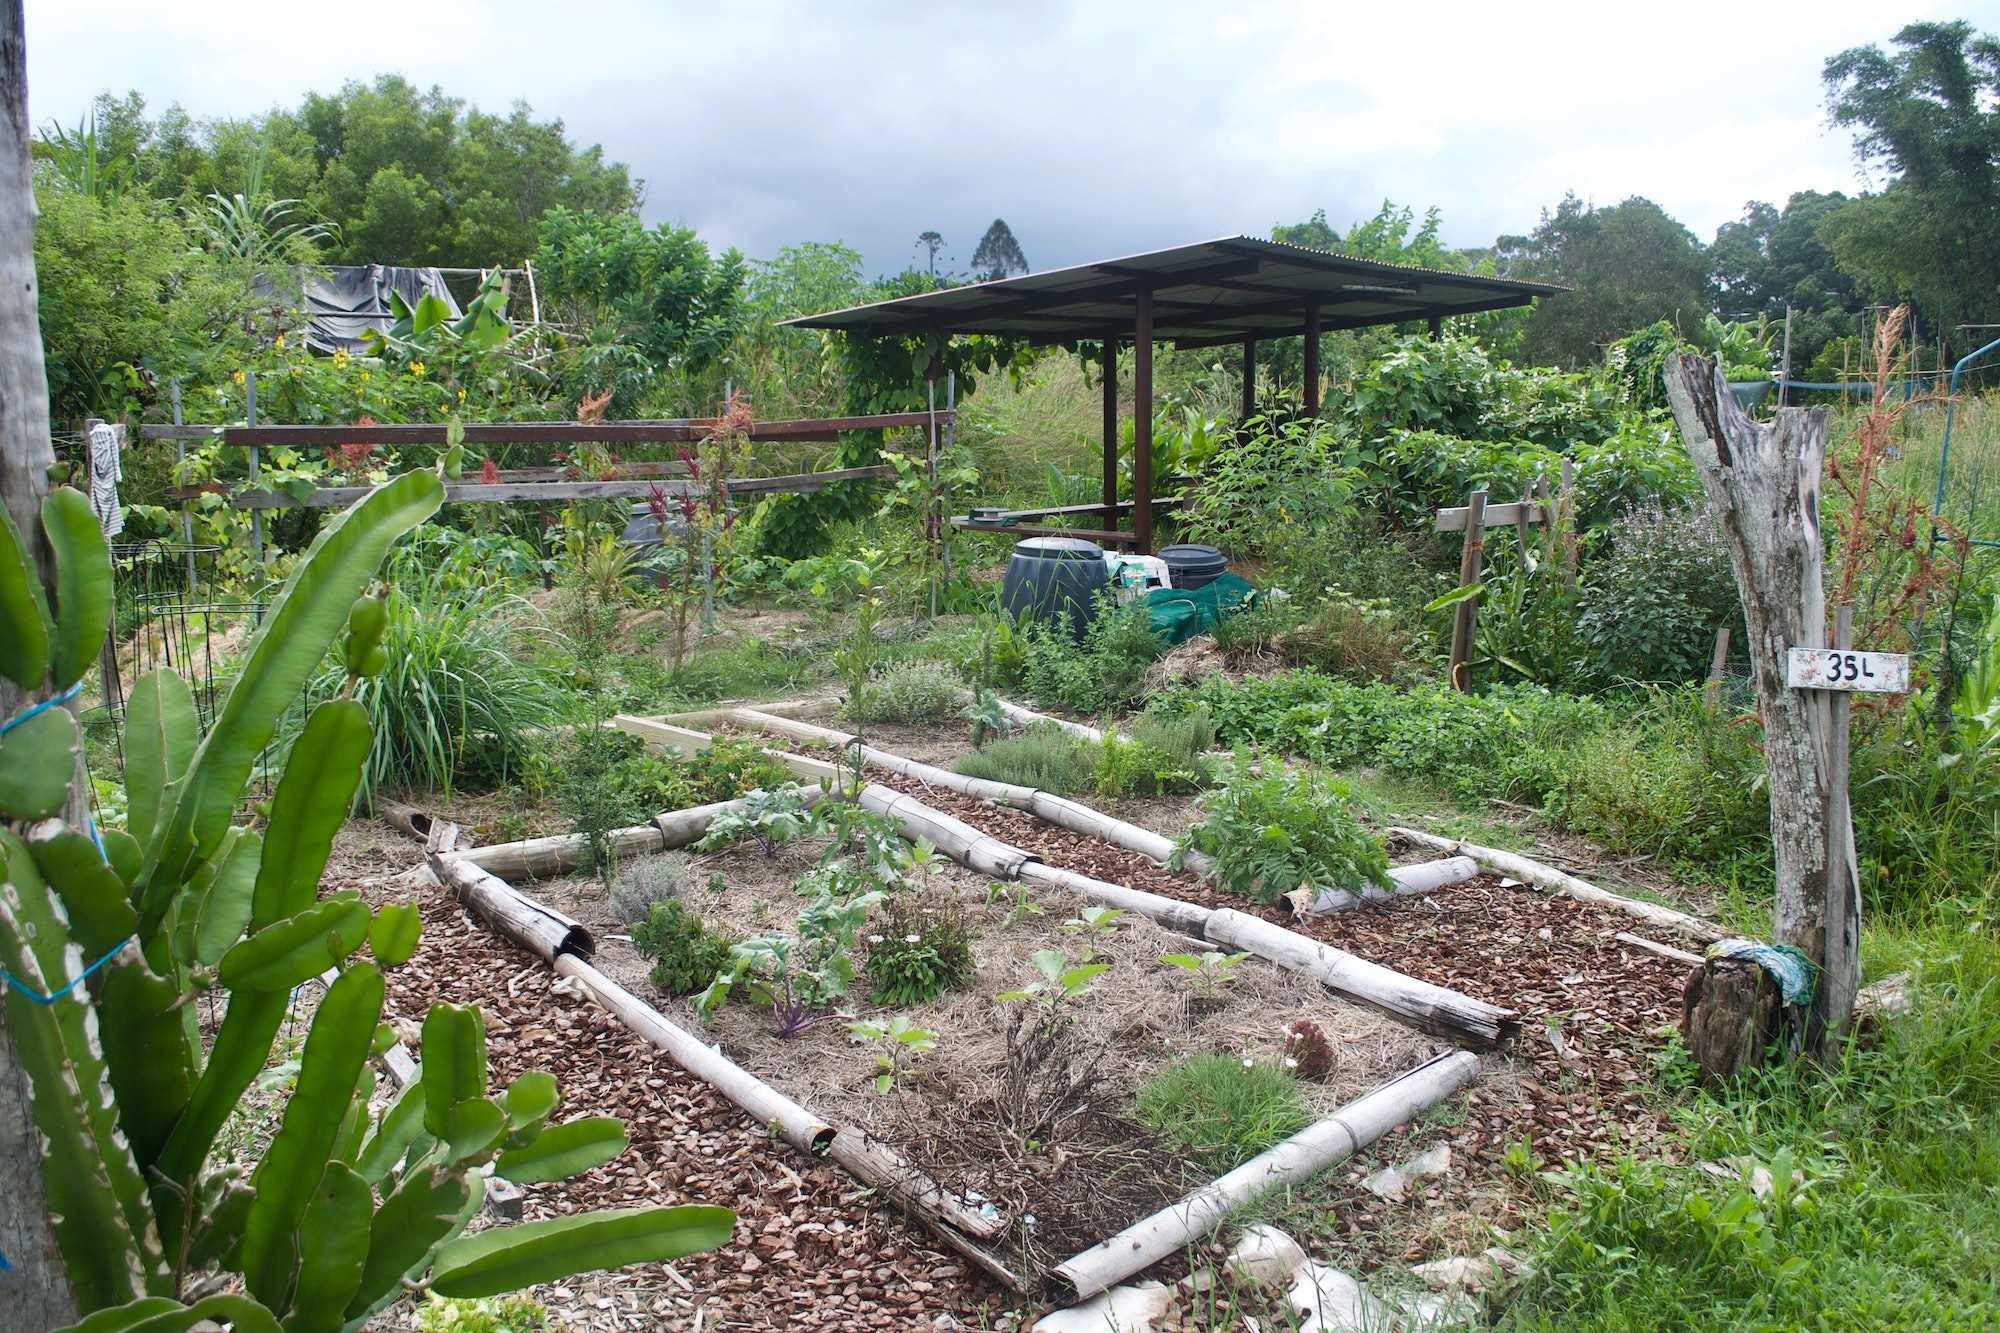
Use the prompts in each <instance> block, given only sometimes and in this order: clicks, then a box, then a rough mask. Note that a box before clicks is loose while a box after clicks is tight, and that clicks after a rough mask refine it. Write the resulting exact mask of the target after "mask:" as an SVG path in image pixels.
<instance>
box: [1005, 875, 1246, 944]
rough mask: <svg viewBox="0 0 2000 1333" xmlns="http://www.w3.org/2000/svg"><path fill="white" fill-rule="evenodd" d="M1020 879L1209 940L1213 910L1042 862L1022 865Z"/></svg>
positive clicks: (1178, 931) (1183, 933) (1181, 932)
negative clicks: (1071, 891)
mask: <svg viewBox="0 0 2000 1333" xmlns="http://www.w3.org/2000/svg"><path fill="white" fill-rule="evenodd" d="M1021 878H1022V879H1026V880H1033V881H1035V882H1036V883H1039V884H1055V885H1059V886H1061V887H1062V888H1065V889H1073V890H1075V891H1076V892H1078V893H1080V894H1082V895H1083V896H1084V897H1086V898H1089V899H1090V900H1091V901H1093V902H1096V903H1099V904H1101V905H1103V906H1105V907H1116V908H1119V909H1120V910H1122V911H1127V912H1136V913H1137V914H1138V915H1140V916H1143V917H1147V918H1149V919H1151V920H1153V921H1155V922H1157V923H1158V924H1159V925H1161V926H1163V927H1165V928H1166V929H1168V930H1171V931H1175V932H1177V933H1179V934H1182V935H1192V936H1196V937H1197V938H1205V937H1206V934H1207V929H1208V919H1209V917H1211V916H1213V915H1214V914H1215V912H1214V909H1213V908H1208V907H1198V906H1196V905H1195V904H1194V903H1184V902H1182V901H1181V900H1180V899H1178V898H1168V897H1164V896H1162V895H1160V894H1157V893H1147V892H1145V891H1144V890H1143V889H1128V888H1126V887H1125V886H1124V885H1123V884H1108V883H1106V882H1105V881H1104V880H1101V879H1092V878H1091V877H1090V876H1088V875H1079V874H1077V873H1076V872H1075V871H1074V870H1063V869H1060V868H1059V867H1056V866H1051V865H1044V864H1043V863H1042V862H1040V861H1029V862H1027V863H1026V864H1025V865H1023V866H1022V867H1021Z"/></svg>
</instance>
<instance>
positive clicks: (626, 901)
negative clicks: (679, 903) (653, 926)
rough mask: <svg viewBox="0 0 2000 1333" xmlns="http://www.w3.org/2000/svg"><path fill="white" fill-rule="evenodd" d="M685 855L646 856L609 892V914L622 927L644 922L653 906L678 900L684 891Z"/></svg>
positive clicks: (632, 866) (685, 883)
mask: <svg viewBox="0 0 2000 1333" xmlns="http://www.w3.org/2000/svg"><path fill="white" fill-rule="evenodd" d="M687 882H688V861H687V856H686V854H685V853H682V852H667V853H665V854H663V855H660V856H645V857H641V858H640V859H639V860H637V861H635V862H633V863H632V865H631V866H630V867H629V868H627V870H626V871H625V878H624V879H622V880H620V881H619V882H618V884H617V885H616V886H615V887H614V888H613V889H612V890H611V912H612V915H613V916H615V917H617V918H618V921H619V923H620V924H622V925H628V926H629V925H632V924H634V923H635V922H639V921H644V920H645V919H646V918H647V916H648V915H650V914H651V912H652V910H653V905H654V904H655V903H663V902H666V901H668V900H669V899H673V898H678V897H680V896H681V893H682V891H683V890H685V889H686V888H687Z"/></svg>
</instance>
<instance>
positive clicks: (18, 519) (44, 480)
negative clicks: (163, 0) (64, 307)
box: [0, 0, 88, 1333]
mask: <svg viewBox="0 0 2000 1333" xmlns="http://www.w3.org/2000/svg"><path fill="white" fill-rule="evenodd" d="M28 138H29V130H28V64H27V43H26V39H25V37H24V35H23V25H22V15H21V0H0V503H4V504H5V505H6V507H7V513H8V514H9V516H11V517H12V518H13V520H14V527H15V528H16V529H17V530H18V531H19V532H20V533H21V535H22V537H23V539H25V540H27V541H29V542H32V543H34V544H35V548H36V556H37V560H38V561H39V562H41V563H43V564H44V566H46V563H47V561H48V553H47V550H46V547H45V544H44V543H43V542H42V541H41V534H42V515H41V498H42V495H43V494H44V493H45V492H46V491H47V490H48V484H49V483H48V469H49V466H50V464H52V463H54V462H55V454H54V452H53V451H52V450H51V449H50V447H49V394H48V379H47V376H46V375H45V373H44V372H43V368H42V335H41V330H40V328H39V327H38V326H37V324H36V321H35V194H34V187H33V182H32V177H31V174H30V173H31V170H32V168H31V166H30V164H29V160H28ZM31 698H32V696H30V699H31ZM28 701H29V700H24V699H23V698H22V697H21V695H20V692H19V691H17V690H16V689H15V687H14V685H13V683H12V682H11V681H8V680H6V679H4V678H0V716H5V715H8V714H11V713H13V712H14V710H15V708H16V706H17V705H19V704H21V703H23V702H28ZM71 790H72V791H76V790H88V785H87V784H83V785H81V786H80V787H79V786H73V787H72V788H71ZM78 822H82V821H81V818H80V817H79V820H78ZM0 1254H4V1255H6V1257H7V1267H5V1268H0V1328H4V1329H8V1330H18V1331H19V1333H44V1331H45V1330H47V1329H51V1328H56V1327H58V1326H60V1325H63V1324H67V1323H69V1322H71V1321H72V1320H74V1319H75V1318H76V1315H77V1308H76V1300H75V1298H74V1297H73V1296H72V1295H71V1294H70V1289H69V1278H68V1274H67V1272H66V1271H65V1270H64V1268H63V1262H62V1255H61V1254H60V1252H58V1250H57V1249H56V1242H55V1236H54V1234H53V1232H51V1230H50V1228H49V1215H48V1208H47V1205H46V1202H45V1199H44V1196H43V1193H42V1136H41V1134H40V1133H39V1132H37V1130H36V1129H35V1124H34V1118H33V1115H32V1111H31V1108H30V1106H29V1101H28V1075H27V1071H26V1070H25V1069H24V1068H23V1067H22V1065H21V1061H20V1060H19V1059H18V1058H17V1057H16V1054H15V1049H14V1043H13V1040H12V1038H11V1037H10V1036H9V1035H8V1031H7V1013H6V1007H5V1005H4V1004H0Z"/></svg>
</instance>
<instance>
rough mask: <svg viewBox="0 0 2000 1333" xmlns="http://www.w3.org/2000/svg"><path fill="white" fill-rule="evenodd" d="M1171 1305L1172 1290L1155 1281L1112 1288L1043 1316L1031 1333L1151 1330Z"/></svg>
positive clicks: (1149, 1332)
mask: <svg viewBox="0 0 2000 1333" xmlns="http://www.w3.org/2000/svg"><path fill="white" fill-rule="evenodd" d="M1173 1304H1174V1293H1173V1289H1172V1288H1170V1287H1166V1286H1162V1285H1161V1284H1160V1283H1158V1282H1141V1283H1138V1284H1136V1285H1134V1286H1130V1287H1113V1288H1112V1289H1111V1290H1109V1291H1107V1292H1103V1293H1101V1294H1099V1295H1096V1296H1093V1297H1091V1298H1090V1299H1089V1300H1087V1301H1085V1302H1084V1303H1083V1304H1081V1305H1072V1306H1071V1307H1069V1309H1067V1310H1056V1311H1053V1312H1052V1313H1049V1314H1045V1315H1043V1316H1042V1317H1041V1318H1040V1319H1038V1320H1036V1321H1035V1325H1034V1327H1033V1328H1032V1329H1031V1330H1030V1333H1154V1330H1157V1329H1158V1328H1159V1327H1160V1326H1161V1325H1162V1324H1164V1323H1165V1322H1166V1318H1167V1312H1168V1311H1169V1310H1171V1309H1172V1308H1173Z"/></svg>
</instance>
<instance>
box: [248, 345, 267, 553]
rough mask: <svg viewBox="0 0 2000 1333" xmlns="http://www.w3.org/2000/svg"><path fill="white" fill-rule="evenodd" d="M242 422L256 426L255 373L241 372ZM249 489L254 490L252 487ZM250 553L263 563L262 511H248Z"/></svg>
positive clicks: (253, 463) (253, 469) (253, 461)
mask: <svg viewBox="0 0 2000 1333" xmlns="http://www.w3.org/2000/svg"><path fill="white" fill-rule="evenodd" d="M243 420H244V424H245V425H248V426H255V425H256V424H257V372H256V371H254V370H246V371H244V372H243ZM250 480H251V481H252V482H253V483H254V482H255V481H256V480H257V446H256V445H254V444H253V445H251V446H250ZM251 489H253V490H254V489H256V488H255V486H254V485H253V486H252V488H251ZM250 552H251V554H252V556H254V557H255V559H256V561H257V563H258V564H260V565H261V564H263V563H264V511H263V510H261V509H253V510H251V511H250Z"/></svg>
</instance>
